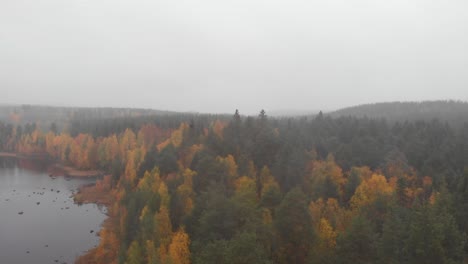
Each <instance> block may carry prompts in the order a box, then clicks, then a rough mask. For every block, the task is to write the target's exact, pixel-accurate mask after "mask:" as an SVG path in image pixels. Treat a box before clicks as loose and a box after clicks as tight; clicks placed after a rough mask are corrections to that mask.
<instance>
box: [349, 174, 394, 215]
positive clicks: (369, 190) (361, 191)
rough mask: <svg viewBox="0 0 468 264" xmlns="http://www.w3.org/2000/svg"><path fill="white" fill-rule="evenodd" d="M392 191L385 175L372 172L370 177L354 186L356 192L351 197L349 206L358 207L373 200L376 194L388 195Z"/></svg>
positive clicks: (392, 188)
mask: <svg viewBox="0 0 468 264" xmlns="http://www.w3.org/2000/svg"><path fill="white" fill-rule="evenodd" d="M393 191H394V187H392V186H391V185H390V184H389V183H388V182H387V179H386V178H385V176H383V175H379V174H373V175H372V176H371V178H370V179H367V180H364V181H363V182H361V184H360V185H359V186H358V187H357V188H356V192H355V193H354V195H353V197H351V207H352V208H353V209H358V208H360V207H362V206H364V205H367V204H369V203H371V202H373V201H374V200H375V199H376V198H377V196H378V195H388V194H390V193H392V192H393Z"/></svg>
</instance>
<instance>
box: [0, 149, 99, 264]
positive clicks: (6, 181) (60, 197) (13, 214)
mask: <svg viewBox="0 0 468 264" xmlns="http://www.w3.org/2000/svg"><path fill="white" fill-rule="evenodd" d="M94 181H95V180H94V179H86V178H65V177H49V175H48V174H47V173H46V171H45V167H44V166H43V165H42V164H35V163H34V162H31V161H24V160H23V161H21V160H16V159H14V158H4V157H3V158H0V263H2V264H26V263H35V264H42V263H44V264H46V263H73V262H74V260H75V259H76V258H77V257H78V256H80V255H82V254H83V253H85V252H86V251H87V250H89V249H91V248H93V247H95V246H96V245H97V244H98V243H99V237H98V236H97V234H96V232H97V231H99V229H100V225H101V224H102V222H103V221H104V219H105V218H106V215H105V210H106V208H105V207H99V206H97V205H96V204H84V205H78V204H75V203H74V202H73V198H72V195H73V193H74V192H76V190H77V189H78V188H79V187H80V186H82V185H84V184H90V183H93V182H94Z"/></svg>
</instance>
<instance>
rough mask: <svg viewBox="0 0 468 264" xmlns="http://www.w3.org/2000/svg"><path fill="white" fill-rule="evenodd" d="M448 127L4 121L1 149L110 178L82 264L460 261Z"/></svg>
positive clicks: (454, 151)
mask: <svg viewBox="0 0 468 264" xmlns="http://www.w3.org/2000/svg"><path fill="white" fill-rule="evenodd" d="M446 115H447V116H449V114H446ZM416 116H417V115H416ZM453 120H456V118H455V117H453V116H450V120H446V119H444V118H443V117H434V118H430V119H428V118H417V119H414V120H411V119H410V120H396V119H391V120H390V119H386V118H385V117H367V116H351V115H339V116H335V115H328V114H323V113H321V112H320V113H319V114H317V115H315V116H304V117H290V118H279V117H278V118H276V117H270V116H268V115H267V113H266V112H265V111H264V110H262V111H260V112H259V114H258V115H256V116H244V115H241V114H240V113H239V111H237V110H236V111H235V113H233V114H232V115H201V114H190V113H187V114H175V113H173V114H170V115H150V114H148V115H138V116H133V117H132V116H131V115H127V116H115V115H111V116H109V117H108V116H106V117H103V118H95V119H70V120H69V122H68V123H67V124H66V125H65V123H64V125H61V126H59V127H57V126H56V125H54V124H53V123H47V125H44V124H38V123H34V122H31V123H22V124H20V123H12V122H8V121H5V122H2V123H0V148H1V151H4V152H16V153H22V154H38V153H39V154H42V155H46V156H47V157H48V158H49V159H51V160H54V161H57V162H61V163H63V164H67V165H70V166H74V167H76V168H78V169H99V170H102V171H104V172H106V176H104V177H103V178H102V179H100V180H99V181H98V182H97V183H96V186H95V189H96V190H97V191H98V192H100V193H102V194H103V195H105V196H108V197H110V199H109V200H110V202H109V204H107V206H108V211H109V219H108V221H107V222H106V224H105V225H104V226H103V228H102V230H101V231H100V233H99V235H100V238H101V240H100V244H99V245H98V247H97V248H95V249H93V250H92V251H90V252H89V253H88V254H87V255H86V256H83V257H82V258H80V259H79V260H78V263H119V264H138V263H153V264H154V263H160V264H166V263H167V264H169V263H170V264H188V263H194V264H201V263H229V264H241V263H285V264H286V263H298V264H302V263H310V264H312V263H466V262H467V261H468V243H467V238H468V236H467V234H468V221H466V219H468V123H467V122H464V121H463V120H461V121H460V122H458V123H456V124H455V122H454V121H453Z"/></svg>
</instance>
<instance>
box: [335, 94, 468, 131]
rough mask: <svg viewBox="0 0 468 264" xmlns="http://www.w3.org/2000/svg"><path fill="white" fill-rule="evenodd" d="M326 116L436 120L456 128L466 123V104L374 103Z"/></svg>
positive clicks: (390, 119) (455, 102)
mask: <svg viewBox="0 0 468 264" xmlns="http://www.w3.org/2000/svg"><path fill="white" fill-rule="evenodd" d="M328 114H329V115H330V116H331V117H340V116H354V117H359V118H362V117H367V118H371V119H376V118H377V119H379V118H385V119H386V120H387V121H391V122H404V121H417V120H420V121H421V120H424V121H431V120H432V119H438V120H439V121H442V122H448V123H449V124H451V125H457V126H458V125H462V124H463V123H464V122H468V102H464V101H453V100H448V101H442V100H441V101H423V102H387V103H374V104H365V105H358V106H352V107H346V108H342V109H339V110H337V111H334V112H330V113H328Z"/></svg>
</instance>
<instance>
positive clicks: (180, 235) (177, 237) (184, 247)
mask: <svg viewBox="0 0 468 264" xmlns="http://www.w3.org/2000/svg"><path fill="white" fill-rule="evenodd" d="M189 246H190V238H189V236H188V235H187V233H185V231H184V230H183V229H181V230H179V231H177V232H176V233H175V234H174V236H173V237H172V242H171V244H170V245H169V255H170V257H171V261H172V264H190V249H189Z"/></svg>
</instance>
